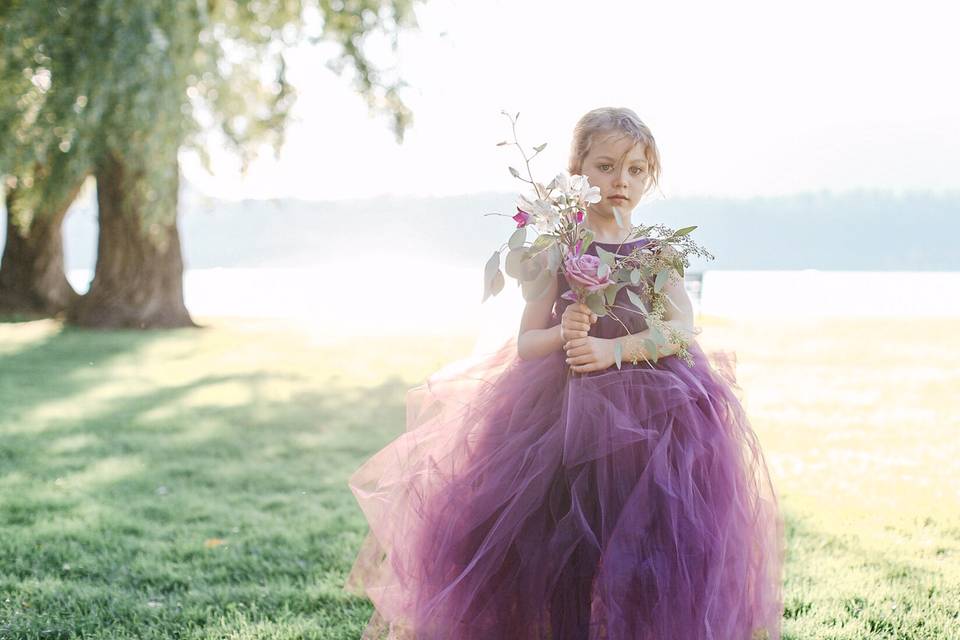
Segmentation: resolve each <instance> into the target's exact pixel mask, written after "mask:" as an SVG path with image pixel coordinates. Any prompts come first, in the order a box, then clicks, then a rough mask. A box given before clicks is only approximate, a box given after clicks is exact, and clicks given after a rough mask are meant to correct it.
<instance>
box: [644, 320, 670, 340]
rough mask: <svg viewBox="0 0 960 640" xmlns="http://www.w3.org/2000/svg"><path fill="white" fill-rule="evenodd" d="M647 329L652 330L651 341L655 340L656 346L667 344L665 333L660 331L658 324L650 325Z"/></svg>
mask: <svg viewBox="0 0 960 640" xmlns="http://www.w3.org/2000/svg"><path fill="white" fill-rule="evenodd" d="M647 328H648V329H649V330H650V339H651V340H653V342H654V344H666V343H667V338H666V337H665V336H664V335H663V332H662V331H660V329H659V327H657V325H656V324H650V325H649V326H648V327H647Z"/></svg>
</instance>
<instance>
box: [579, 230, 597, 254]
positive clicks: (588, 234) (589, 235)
mask: <svg viewBox="0 0 960 640" xmlns="http://www.w3.org/2000/svg"><path fill="white" fill-rule="evenodd" d="M593 238H594V233H593V231H592V230H590V229H584V230H583V237H582V239H583V244H582V245H581V246H580V252H581V253H586V252H587V247H589V246H590V245H591V244H593ZM597 248H598V249H599V248H600V247H597Z"/></svg>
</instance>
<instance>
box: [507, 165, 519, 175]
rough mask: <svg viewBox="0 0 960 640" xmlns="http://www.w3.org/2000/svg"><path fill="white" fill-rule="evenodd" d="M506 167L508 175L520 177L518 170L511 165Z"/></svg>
mask: <svg viewBox="0 0 960 640" xmlns="http://www.w3.org/2000/svg"><path fill="white" fill-rule="evenodd" d="M508 168H509V169H510V175H512V176H513V177H514V178H519V177H520V172H519V171H517V170H516V169H514V168H513V167H508Z"/></svg>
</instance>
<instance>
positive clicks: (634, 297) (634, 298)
mask: <svg viewBox="0 0 960 640" xmlns="http://www.w3.org/2000/svg"><path fill="white" fill-rule="evenodd" d="M627 297H628V298H630V302H632V303H633V306H635V307H636V308H637V309H641V310H642V311H643V312H644V313H649V312H648V311H647V307H646V306H644V304H643V300H641V299H640V296H638V295H637V294H636V293H634V292H633V290H632V289H627Z"/></svg>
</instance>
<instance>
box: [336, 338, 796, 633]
mask: <svg viewBox="0 0 960 640" xmlns="http://www.w3.org/2000/svg"><path fill="white" fill-rule="evenodd" d="M690 352H691V354H692V355H693V357H694V361H695V364H694V366H693V367H690V366H689V365H687V364H686V363H685V362H683V361H682V360H680V359H679V358H677V357H666V358H662V359H661V360H660V362H659V363H657V364H656V365H650V364H646V363H640V364H638V365H632V364H629V363H624V365H623V368H622V369H621V370H617V369H616V368H611V369H607V370H606V371H601V372H594V373H590V374H570V373H568V370H567V367H566V366H565V364H564V354H563V352H560V351H558V352H556V353H553V354H550V355H548V356H545V357H543V358H539V359H534V360H520V359H518V358H517V357H516V341H515V340H510V341H508V342H507V343H505V344H504V345H503V346H502V347H501V348H500V349H499V350H498V351H496V352H495V353H491V354H487V355H484V356H478V357H474V358H471V359H468V360H461V361H459V362H456V363H454V364H453V365H451V366H449V367H447V368H445V369H442V370H441V371H438V372H437V373H435V374H434V375H433V376H431V377H430V379H429V380H428V381H427V382H426V383H425V384H423V385H421V386H419V387H416V388H414V389H411V390H410V391H409V392H408V395H407V429H406V431H405V432H404V433H403V434H402V435H400V436H399V437H398V438H397V439H396V440H394V441H392V442H391V443H389V444H388V445H387V446H386V447H384V448H383V449H382V450H380V451H379V452H377V453H376V454H375V455H374V456H373V457H371V458H370V459H369V460H367V461H366V462H365V463H364V464H363V466H361V467H360V468H359V469H358V470H357V471H356V472H355V473H354V474H353V475H352V476H351V478H350V487H351V490H352V491H353V493H354V495H355V496H356V499H357V501H358V502H359V504H360V507H361V508H362V510H363V513H364V515H365V517H366V519H367V521H368V523H369V526H370V531H369V533H368V535H367V537H366V539H365V540H364V542H363V546H362V548H361V550H360V553H359V555H358V556H357V559H356V561H355V563H354V565H353V567H352V568H351V571H350V574H349V576H348V579H347V582H346V585H345V587H346V588H347V589H348V590H349V591H351V592H353V593H356V594H359V595H366V596H368V597H369V598H370V599H371V601H372V602H373V604H374V606H375V608H376V611H375V613H374V615H373V617H372V618H371V620H370V622H369V624H368V626H367V629H366V631H365V635H364V638H376V639H378V640H383V639H387V638H391V639H399V638H416V639H417V640H435V639H457V640H468V639H474V638H476V639H484V640H489V639H500V638H503V639H507V638H510V639H518V640H527V639H530V640H533V639H537V640H539V639H553V640H561V639H562V640H566V639H575V638H576V639H586V638H589V639H591V640H600V639H608V640H628V639H630V640H681V639H682V640H694V639H697V640H700V639H703V640H708V639H709V640H741V639H743V640H753V639H754V638H770V639H772V640H777V639H778V638H779V637H780V617H781V612H782V599H781V598H782V596H781V569H782V563H783V554H784V549H783V525H782V521H781V519H780V516H779V511H778V508H777V500H776V497H775V493H774V490H773V487H772V485H771V482H770V478H769V476H768V473H767V467H766V464H765V461H764V458H763V454H762V451H761V448H760V446H759V443H758V441H757V439H756V435H755V434H754V432H753V430H752V428H751V427H750V424H749V422H748V420H747V417H746V415H745V413H744V411H743V408H742V405H741V403H740V401H739V398H738V395H737V393H738V390H739V387H737V385H736V378H735V370H734V366H733V365H734V363H733V361H732V360H731V359H730V358H728V357H727V354H723V353H711V354H710V355H709V357H708V355H707V354H705V353H704V352H703V351H702V350H701V348H700V347H699V345H698V344H697V343H696V342H693V343H692V344H691V348H690Z"/></svg>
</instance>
